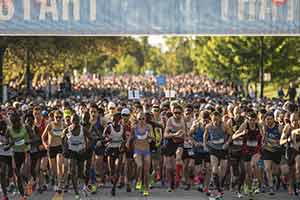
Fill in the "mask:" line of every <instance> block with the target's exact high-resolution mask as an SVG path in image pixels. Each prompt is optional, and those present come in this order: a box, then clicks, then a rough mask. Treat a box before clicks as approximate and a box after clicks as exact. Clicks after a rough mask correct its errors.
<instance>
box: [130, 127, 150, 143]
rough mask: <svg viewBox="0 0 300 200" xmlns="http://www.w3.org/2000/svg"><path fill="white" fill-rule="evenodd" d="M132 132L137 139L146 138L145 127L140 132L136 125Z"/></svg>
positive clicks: (147, 131)
mask: <svg viewBox="0 0 300 200" xmlns="http://www.w3.org/2000/svg"><path fill="white" fill-rule="evenodd" d="M134 134H135V137H136V139H137V140H146V139H147V138H148V135H149V130H148V129H147V128H146V130H145V131H144V132H141V130H140V129H139V128H138V127H136V128H135V130H134Z"/></svg>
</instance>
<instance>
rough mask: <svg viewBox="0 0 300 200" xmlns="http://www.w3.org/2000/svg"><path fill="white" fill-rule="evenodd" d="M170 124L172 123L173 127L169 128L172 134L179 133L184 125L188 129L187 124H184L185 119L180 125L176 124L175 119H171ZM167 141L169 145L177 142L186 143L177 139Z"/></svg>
mask: <svg viewBox="0 0 300 200" xmlns="http://www.w3.org/2000/svg"><path fill="white" fill-rule="evenodd" d="M169 120H170V123H171V127H168V128H169V130H170V132H171V133H174V134H175V133H176V132H178V131H179V130H182V125H183V126H184V128H186V124H185V122H184V119H183V118H182V119H181V121H180V122H179V123H175V122H174V118H173V117H171V118H170V119H169ZM167 141H168V142H169V143H173V142H174V141H176V143H183V142H184V139H180V138H179V139H175V138H172V139H167Z"/></svg>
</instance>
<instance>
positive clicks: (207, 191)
mask: <svg viewBox="0 0 300 200" xmlns="http://www.w3.org/2000/svg"><path fill="white" fill-rule="evenodd" d="M203 192H204V193H205V194H206V196H209V195H210V192H209V189H208V188H207V187H206V188H204V190H203Z"/></svg>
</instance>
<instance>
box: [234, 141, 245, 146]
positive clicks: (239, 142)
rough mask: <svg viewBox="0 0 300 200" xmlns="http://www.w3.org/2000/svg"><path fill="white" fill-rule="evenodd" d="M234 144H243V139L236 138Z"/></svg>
mask: <svg viewBox="0 0 300 200" xmlns="http://www.w3.org/2000/svg"><path fill="white" fill-rule="evenodd" d="M233 144H234V145H237V146H242V145H243V141H242V140H234V141H233Z"/></svg>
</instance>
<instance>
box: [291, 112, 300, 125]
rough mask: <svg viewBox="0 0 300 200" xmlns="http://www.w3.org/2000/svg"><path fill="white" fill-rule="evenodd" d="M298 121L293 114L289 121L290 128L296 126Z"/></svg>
mask: <svg viewBox="0 0 300 200" xmlns="http://www.w3.org/2000/svg"><path fill="white" fill-rule="evenodd" d="M298 120H299V117H298V116H296V115H295V114H292V115H291V117H290V121H291V124H292V126H298Z"/></svg>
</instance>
